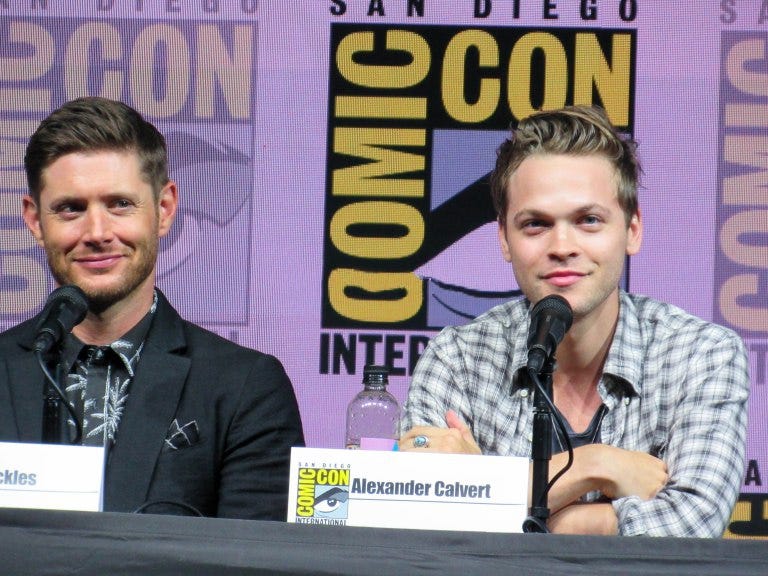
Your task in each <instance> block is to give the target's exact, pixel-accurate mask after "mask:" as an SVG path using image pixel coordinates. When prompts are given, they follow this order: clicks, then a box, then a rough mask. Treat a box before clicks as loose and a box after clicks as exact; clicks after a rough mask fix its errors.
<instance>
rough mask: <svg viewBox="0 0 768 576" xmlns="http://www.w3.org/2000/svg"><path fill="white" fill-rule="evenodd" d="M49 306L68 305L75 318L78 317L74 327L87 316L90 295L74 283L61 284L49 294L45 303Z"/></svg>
mask: <svg viewBox="0 0 768 576" xmlns="http://www.w3.org/2000/svg"><path fill="white" fill-rule="evenodd" d="M45 306H46V308H47V307H49V306H50V307H52V308H53V307H60V306H67V307H69V308H70V309H71V310H72V311H73V313H74V314H73V318H76V320H75V323H74V324H73V325H72V327H73V328H74V327H75V326H77V325H78V324H80V322H82V321H83V319H84V318H85V314H86V313H87V312H88V296H86V295H85V292H83V291H82V289H81V288H80V287H79V286H75V285H74V284H67V285H66V286H60V287H59V288H56V290H54V291H53V292H51V295H50V296H48V301H47V302H46V304H45Z"/></svg>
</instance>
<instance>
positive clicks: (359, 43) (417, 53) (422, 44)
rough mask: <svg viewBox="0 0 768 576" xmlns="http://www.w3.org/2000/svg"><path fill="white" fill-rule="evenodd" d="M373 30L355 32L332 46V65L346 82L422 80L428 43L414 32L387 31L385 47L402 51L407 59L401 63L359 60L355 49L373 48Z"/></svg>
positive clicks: (402, 84) (372, 84) (373, 84)
mask: <svg viewBox="0 0 768 576" xmlns="http://www.w3.org/2000/svg"><path fill="white" fill-rule="evenodd" d="M373 45H374V33H373V32H355V33H354V34H350V35H348V36H346V37H345V38H344V39H342V41H341V42H339V47H338V49H337V50H336V67H337V69H338V70H339V72H340V73H341V75H342V76H344V78H345V79H346V80H348V81H349V82H351V83H353V84H357V85H358V86H365V87H367V88H408V87H410V86H414V85H416V84H418V83H419V82H421V81H422V80H424V78H426V76H427V74H428V73H429V66H430V61H431V59H432V56H431V54H430V49H429V44H428V43H427V41H426V40H424V38H422V37H421V36H419V35H418V34H416V33H415V32H407V31H405V30H389V31H387V39H386V47H387V50H392V51H399V52H405V53H407V54H408V55H409V56H410V62H409V63H407V64H402V65H376V64H360V63H358V62H356V61H355V55H356V54H359V53H366V52H368V53H370V52H373Z"/></svg>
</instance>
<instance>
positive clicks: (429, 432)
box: [398, 410, 482, 454]
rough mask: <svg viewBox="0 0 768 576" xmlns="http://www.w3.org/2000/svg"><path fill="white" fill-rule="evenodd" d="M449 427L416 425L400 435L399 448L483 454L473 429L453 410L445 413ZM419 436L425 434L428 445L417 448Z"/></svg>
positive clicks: (402, 449) (403, 449)
mask: <svg viewBox="0 0 768 576" xmlns="http://www.w3.org/2000/svg"><path fill="white" fill-rule="evenodd" d="M445 423H446V424H447V425H448V428H437V427H434V426H414V427H413V428H411V429H410V430H408V432H406V433H405V434H403V435H402V436H401V437H400V441H399V443H398V448H399V449H400V450H401V451H403V452H409V451H422V452H442V453H446V454H482V451H481V450H480V447H479V446H478V445H477V442H475V439H474V437H473V436H472V431H471V430H470V429H469V426H467V425H466V424H465V423H464V421H463V420H462V419H461V418H459V415H458V414H456V412H454V411H453V410H448V412H446V414H445ZM417 436H425V437H426V438H427V445H426V446H424V447H422V448H417V447H415V446H414V445H413V440H414V438H416V437H417Z"/></svg>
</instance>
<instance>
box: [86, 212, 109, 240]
mask: <svg viewBox="0 0 768 576" xmlns="http://www.w3.org/2000/svg"><path fill="white" fill-rule="evenodd" d="M83 236H84V238H83V239H84V240H85V241H86V242H93V243H99V244H100V243H103V242H109V241H110V240H111V239H112V222H111V218H110V215H109V213H108V212H107V211H106V210H104V209H103V208H100V207H88V210H87V211H86V216H85V233H84V235H83Z"/></svg>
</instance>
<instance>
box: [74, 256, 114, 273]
mask: <svg viewBox="0 0 768 576" xmlns="http://www.w3.org/2000/svg"><path fill="white" fill-rule="evenodd" d="M121 258H122V256H121V255H120V254H99V255H97V256H81V257H80V258H75V261H76V262H77V263H78V264H79V265H80V266H82V267H83V268H91V269H94V270H98V269H103V268H109V267H111V266H114V265H115V263H116V262H117V261H118V260H120V259H121Z"/></svg>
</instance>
